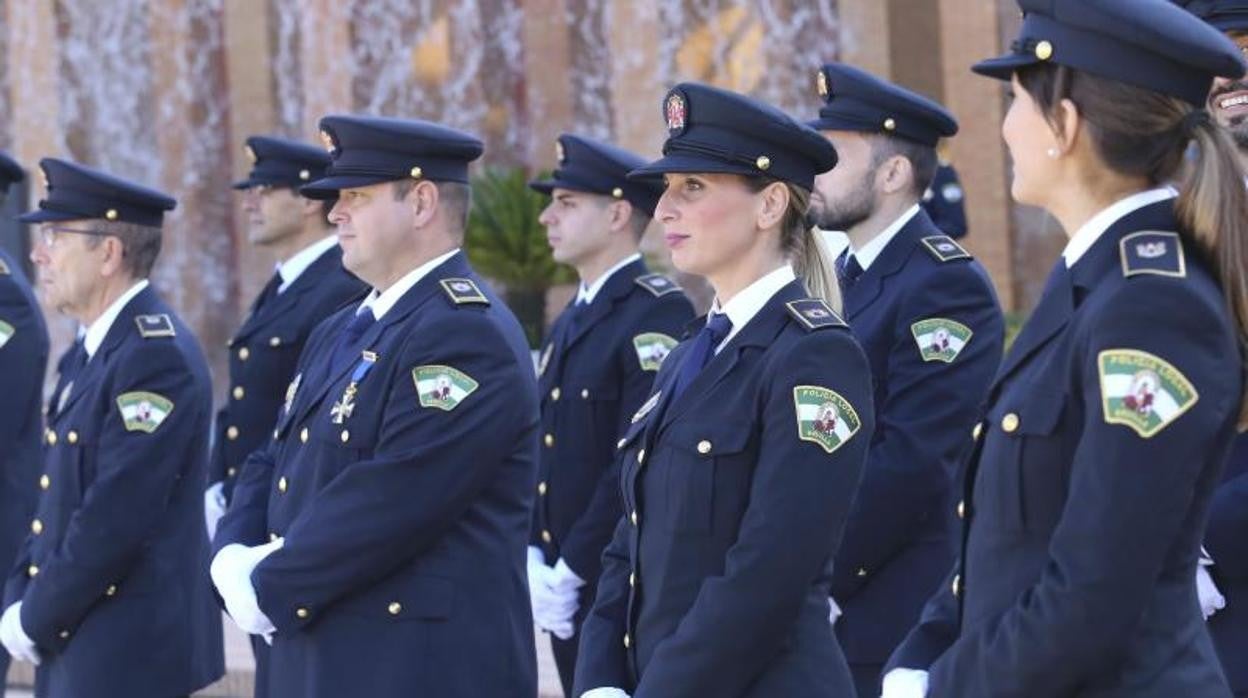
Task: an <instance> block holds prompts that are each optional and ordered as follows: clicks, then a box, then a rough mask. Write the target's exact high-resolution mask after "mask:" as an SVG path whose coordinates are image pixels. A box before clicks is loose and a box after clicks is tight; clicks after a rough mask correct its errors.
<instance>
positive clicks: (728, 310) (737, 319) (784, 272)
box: [707, 264, 797, 353]
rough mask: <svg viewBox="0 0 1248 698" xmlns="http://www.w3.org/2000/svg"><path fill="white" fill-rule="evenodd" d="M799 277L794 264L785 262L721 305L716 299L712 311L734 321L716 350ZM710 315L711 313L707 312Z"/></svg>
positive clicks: (726, 343) (730, 339)
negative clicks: (795, 272)
mask: <svg viewBox="0 0 1248 698" xmlns="http://www.w3.org/2000/svg"><path fill="white" fill-rule="evenodd" d="M795 279H797V275H796V274H794V273H793V266H792V265H790V264H785V265H784V266H782V267H780V268H778V269H776V270H775V271H772V272H769V273H767V274H766V275H764V276H763V277H762V278H760V279H758V280H757V281H755V282H754V283H752V284H750V285H749V286H746V287H745V288H744V289H743V290H742V291H741V292H740V293H738V294H737V295H735V296H733V297H732V300H730V301H728V302H727V303H725V304H724V305H723V306H720V304H719V299H718V298H716V299H715V303H714V304H713V305H712V306H711V313H724V314H725V315H727V316H728V319H729V320H731V321H732V330H731V331H730V332H729V333H728V336H727V337H725V338H724V341H723V342H720V344H719V346H718V347H716V348H715V352H716V353H718V352H719V350H721V349H723V348H724V347H725V346H727V345H728V342H731V341H732V338H733V337H735V336H737V333H738V332H740V331H741V329H742V328H743V327H745V325H746V323H748V322H749V321H750V320H753V319H754V316H755V315H758V312H759V311H760V310H762V309H763V306H765V305H767V301H769V300H771V297H772V296H774V295H776V294H777V293H779V291H780V289H782V288H784V287H785V286H787V285H789V284H790V283H792V282H793V281H794V280H795ZM707 317H708V318H709V317H710V313H708V314H707Z"/></svg>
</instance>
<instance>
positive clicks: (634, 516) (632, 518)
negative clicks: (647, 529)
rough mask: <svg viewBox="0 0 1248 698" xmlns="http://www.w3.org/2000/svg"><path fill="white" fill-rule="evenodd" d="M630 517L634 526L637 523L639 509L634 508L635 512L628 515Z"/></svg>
mask: <svg viewBox="0 0 1248 698" xmlns="http://www.w3.org/2000/svg"><path fill="white" fill-rule="evenodd" d="M628 519H629V521H632V522H633V525H634V526H636V525H637V510H636V509H633V513H631V514H629V515H628Z"/></svg>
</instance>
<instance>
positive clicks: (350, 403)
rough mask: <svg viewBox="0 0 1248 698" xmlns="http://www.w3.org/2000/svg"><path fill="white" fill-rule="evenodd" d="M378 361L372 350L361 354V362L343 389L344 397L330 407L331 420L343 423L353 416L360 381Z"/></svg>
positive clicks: (335, 422)
mask: <svg viewBox="0 0 1248 698" xmlns="http://www.w3.org/2000/svg"><path fill="white" fill-rule="evenodd" d="M376 363H377V355H376V354H374V353H373V352H371V351H366V352H364V353H363V354H362V355H361V356H360V362H359V363H358V364H356V365H355V369H354V370H353V371H352V372H351V380H350V382H348V383H347V387H346V389H344V390H343V391H342V397H340V398H338V401H337V402H335V403H334V406H333V407H331V408H330V409H329V421H331V422H333V423H334V424H343V423H345V422H346V421H347V420H348V419H350V418H351V414H352V413H353V412H355V397H356V394H357V393H359V391H360V382H361V381H363V380H364V377H365V376H367V375H368V372H369V371H371V370H372V369H373V366H374V365H375V364H376Z"/></svg>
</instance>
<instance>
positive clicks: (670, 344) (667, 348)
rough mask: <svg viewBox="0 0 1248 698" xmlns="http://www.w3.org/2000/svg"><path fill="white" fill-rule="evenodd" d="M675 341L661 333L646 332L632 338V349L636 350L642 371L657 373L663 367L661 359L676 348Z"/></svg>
mask: <svg viewBox="0 0 1248 698" xmlns="http://www.w3.org/2000/svg"><path fill="white" fill-rule="evenodd" d="M676 344H677V342H676V340H675V339H672V338H671V337H668V336H667V335H665V334H663V333H662V332H646V333H645V334H639V335H637V336H636V337H633V348H634V349H636V350H637V361H639V362H640V363H641V370H643V371H657V370H659V366H662V365H663V359H666V358H667V355H668V354H670V353H672V349H674V348H676Z"/></svg>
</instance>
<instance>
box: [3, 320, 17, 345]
mask: <svg viewBox="0 0 1248 698" xmlns="http://www.w3.org/2000/svg"><path fill="white" fill-rule="evenodd" d="M15 334H17V330H15V329H13V326H12V325H10V324H9V323H7V322H5V321H4V320H0V347H3V346H4V345H6V344H8V343H9V340H10V339H13V335H15Z"/></svg>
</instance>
